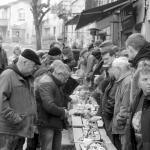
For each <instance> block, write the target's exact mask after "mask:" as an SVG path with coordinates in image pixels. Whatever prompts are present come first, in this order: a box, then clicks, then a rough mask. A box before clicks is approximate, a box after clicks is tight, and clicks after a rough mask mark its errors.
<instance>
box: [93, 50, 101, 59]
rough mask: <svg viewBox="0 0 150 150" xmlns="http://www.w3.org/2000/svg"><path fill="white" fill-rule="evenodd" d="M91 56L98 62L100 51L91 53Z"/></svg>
mask: <svg viewBox="0 0 150 150" xmlns="http://www.w3.org/2000/svg"><path fill="white" fill-rule="evenodd" d="M92 55H93V56H94V57H95V58H96V59H97V60H99V59H100V58H101V52H100V50H95V51H93V52H92Z"/></svg>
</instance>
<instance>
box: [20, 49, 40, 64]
mask: <svg viewBox="0 0 150 150" xmlns="http://www.w3.org/2000/svg"><path fill="white" fill-rule="evenodd" d="M21 55H22V56H23V57H24V58H26V59H29V60H31V61H33V62H35V63H36V64H38V65H41V62H40V59H39V57H38V55H37V54H36V53H35V52H34V51H32V50H31V49H25V50H24V51H23V52H22V53H21Z"/></svg>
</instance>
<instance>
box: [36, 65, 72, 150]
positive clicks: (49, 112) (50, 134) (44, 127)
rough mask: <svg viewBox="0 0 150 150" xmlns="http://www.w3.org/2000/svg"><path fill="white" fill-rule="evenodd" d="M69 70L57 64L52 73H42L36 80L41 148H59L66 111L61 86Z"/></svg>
mask: <svg viewBox="0 0 150 150" xmlns="http://www.w3.org/2000/svg"><path fill="white" fill-rule="evenodd" d="M70 75H71V70H70V68H69V67H68V66H67V65H66V64H62V65H59V66H58V67H56V68H55V70H54V72H53V73H47V74H45V75H43V76H42V77H41V78H40V79H39V81H38V82H37V86H36V88H35V96H36V101H37V112H38V121H37V127H38V131H39V135H40V136H39V137H40V144H41V150H61V140H62V133H61V131H62V130H63V129H64V128H65V127H66V126H65V121H64V120H65V119H66V118H67V117H68V115H69V114H68V111H67V110H66V109H65V108H64V107H63V103H64V99H63V93H62V90H61V86H62V85H63V84H64V83H65V82H66V81H67V80H68V78H69V77H70Z"/></svg>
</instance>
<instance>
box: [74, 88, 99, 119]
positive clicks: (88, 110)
mask: <svg viewBox="0 0 150 150" xmlns="http://www.w3.org/2000/svg"><path fill="white" fill-rule="evenodd" d="M76 98H77V100H78V103H77V110H78V111H77V113H76V114H75V115H80V116H82V117H84V118H86V119H89V118H91V117H93V116H95V115H96V114H97V112H98V109H99V105H98V104H97V103H96V102H95V101H93V100H92V99H90V92H89V91H88V90H87V89H81V90H80V91H79V92H76Z"/></svg>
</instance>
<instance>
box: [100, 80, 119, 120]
mask: <svg viewBox="0 0 150 150" xmlns="http://www.w3.org/2000/svg"><path fill="white" fill-rule="evenodd" d="M116 89H117V84H116V82H115V79H114V78H113V79H111V80H110V82H109V85H108V86H107V88H106V90H105V93H104V97H103V101H102V115H103V116H105V117H106V118H107V119H109V120H112V117H113V113H114V107H115V94H116Z"/></svg>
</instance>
